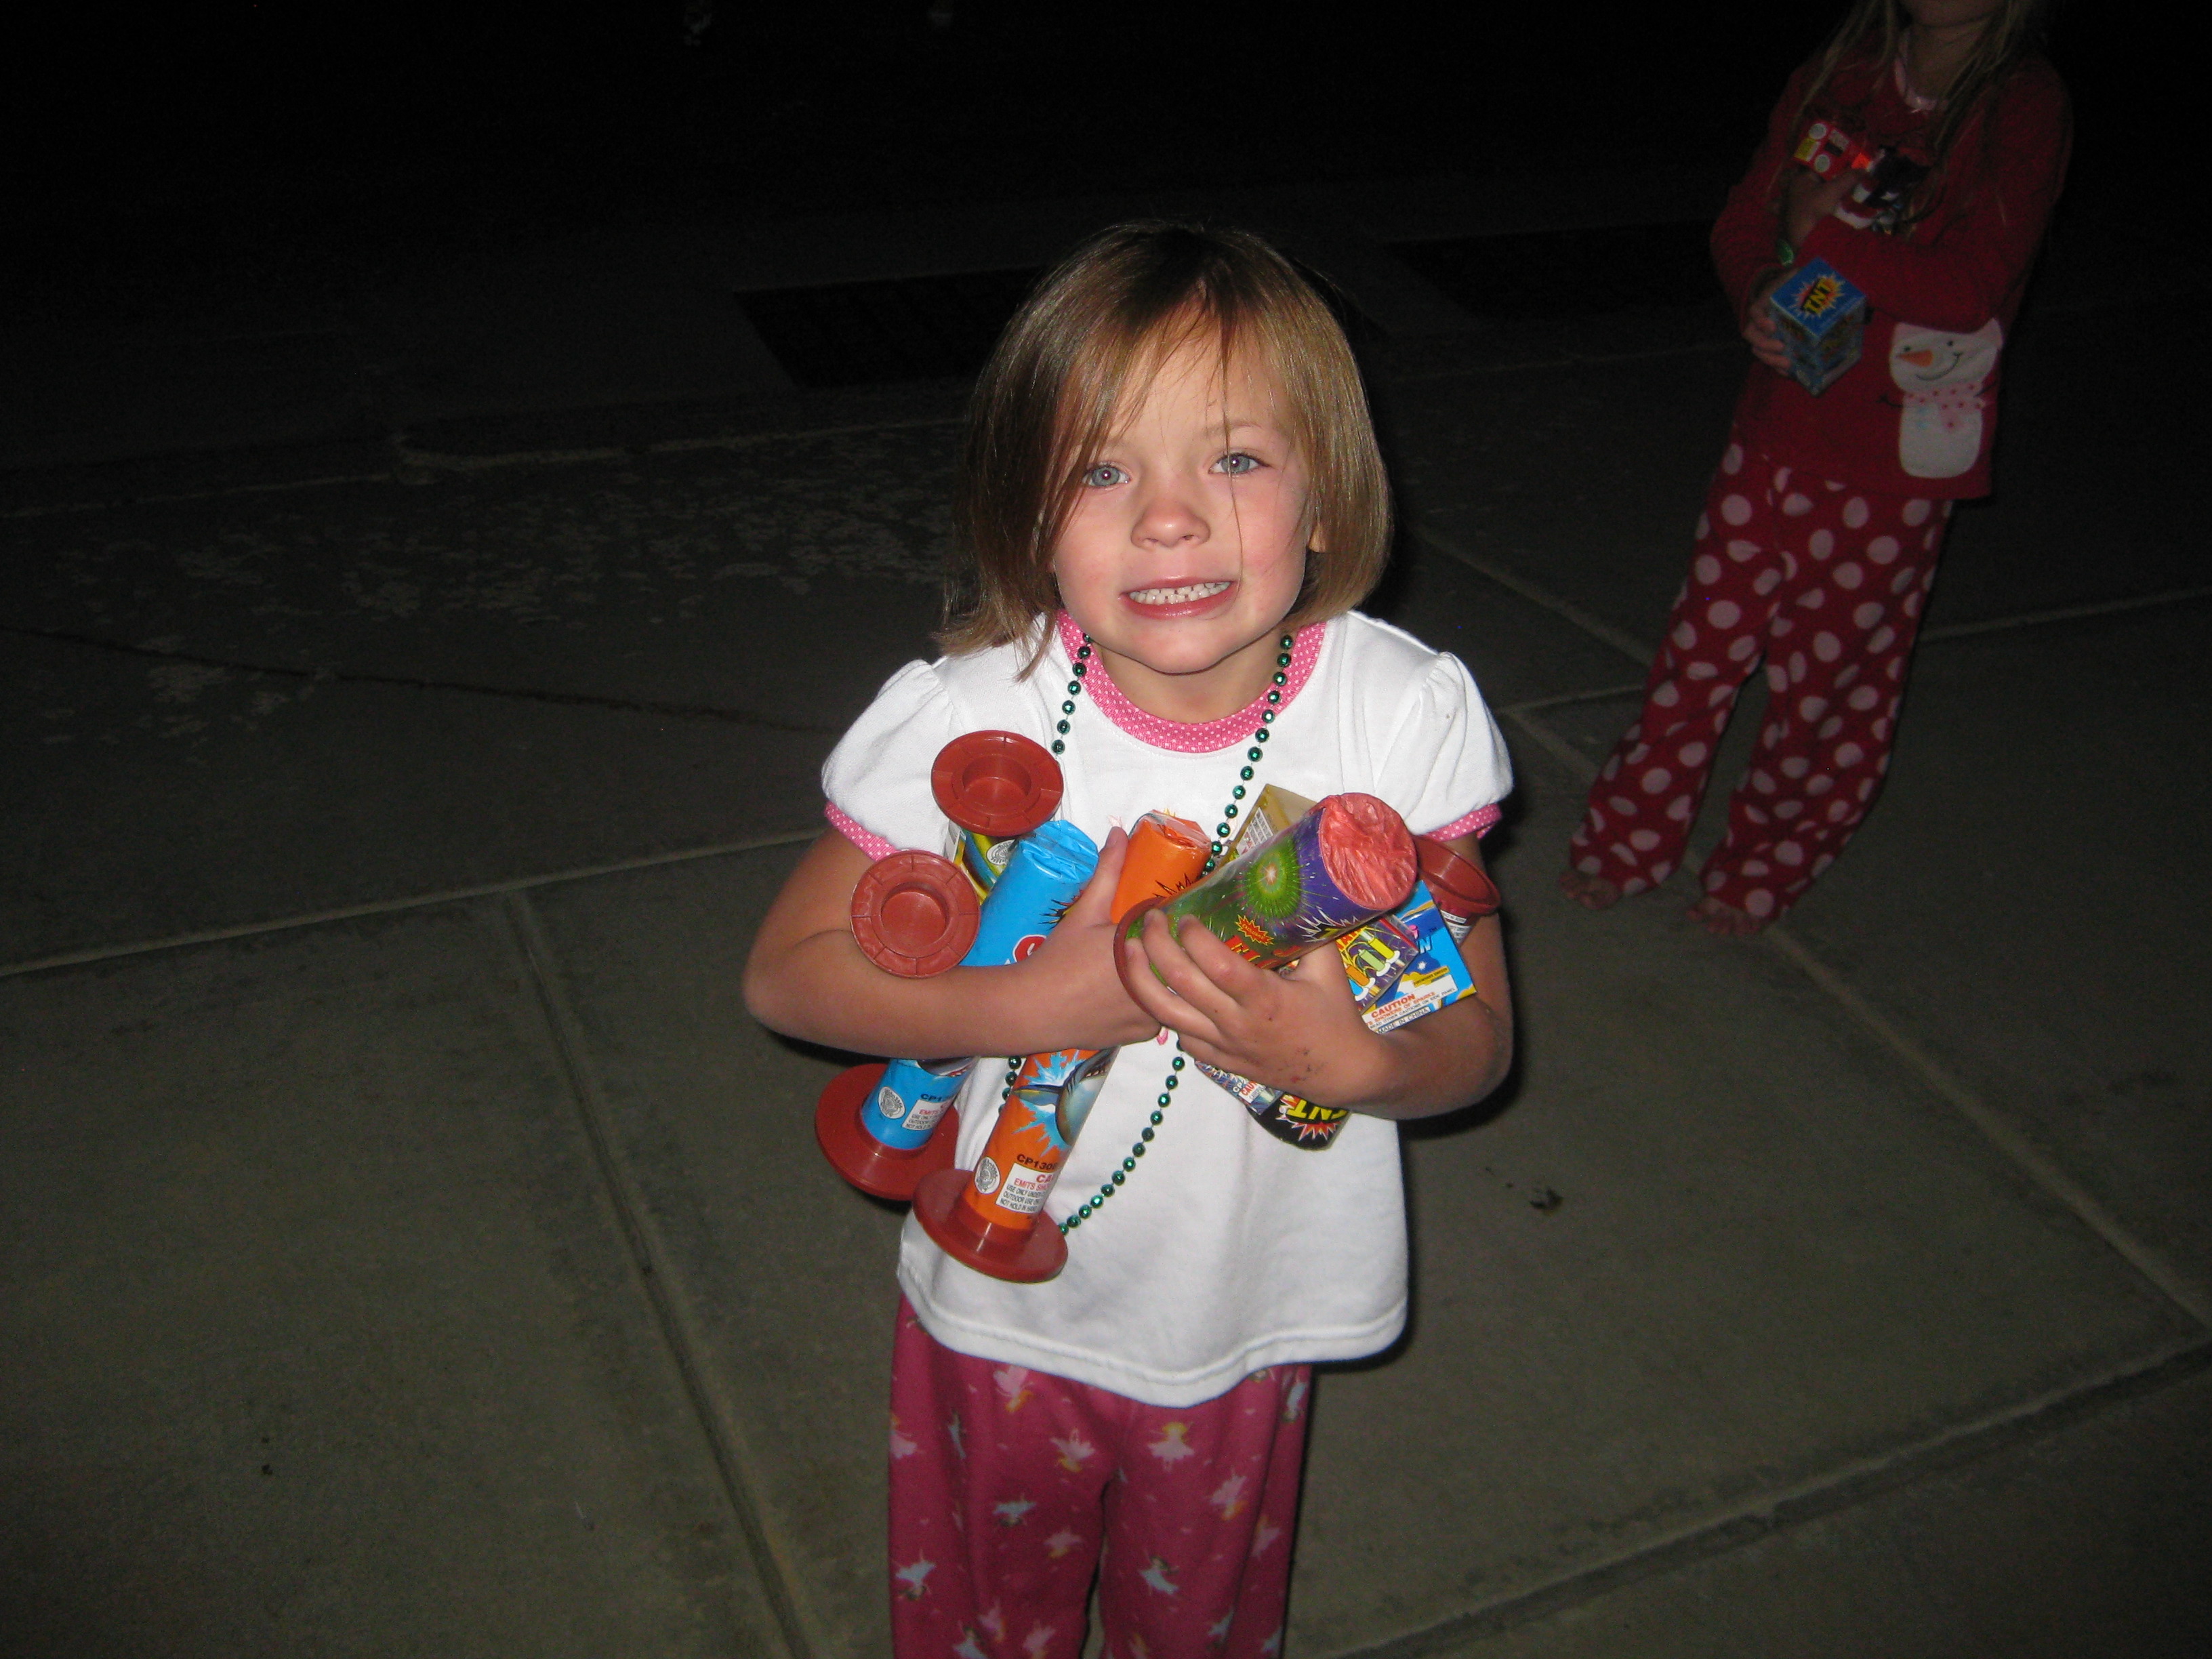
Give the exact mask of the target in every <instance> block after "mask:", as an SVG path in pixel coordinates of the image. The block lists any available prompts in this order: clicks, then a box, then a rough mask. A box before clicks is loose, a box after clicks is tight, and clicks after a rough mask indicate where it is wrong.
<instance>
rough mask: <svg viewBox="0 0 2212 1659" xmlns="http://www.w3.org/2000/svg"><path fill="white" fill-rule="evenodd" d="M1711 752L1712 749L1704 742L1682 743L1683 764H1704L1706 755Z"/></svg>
mask: <svg viewBox="0 0 2212 1659" xmlns="http://www.w3.org/2000/svg"><path fill="white" fill-rule="evenodd" d="M1711 752H1712V751H1711V750H1709V749H1707V748H1706V747H1705V744H1702V743H1686V744H1683V745H1682V749H1681V756H1682V764H1683V765H1685V766H1702V765H1704V764H1705V757H1706V756H1707V755H1708V754H1710V753H1711Z"/></svg>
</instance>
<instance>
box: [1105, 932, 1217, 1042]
mask: <svg viewBox="0 0 2212 1659" xmlns="http://www.w3.org/2000/svg"><path fill="white" fill-rule="evenodd" d="M1117 948H1119V949H1121V950H1123V951H1127V952H1128V954H1129V972H1128V974H1127V982H1128V988H1129V996H1130V1000H1133V1002H1135V1003H1136V1005H1137V1006H1138V1007H1139V1008H1140V1009H1142V1010H1143V1011H1144V1012H1145V1016H1146V1018H1148V1019H1154V1020H1157V1021H1158V1022H1159V1023H1160V1024H1162V1025H1164V1026H1166V1027H1167V1028H1168V1030H1171V1031H1173V1032H1174V1033H1175V1034H1176V1036H1182V1037H1187V1038H1194V1039H1196V1040H1198V1041H1200V1042H1218V1041H1219V1039H1220V1031H1219V1029H1218V1027H1217V1026H1216V1025H1215V1024H1214V1023H1213V1021H1212V1019H1210V1018H1207V1017H1206V1015H1205V1014H1203V1013H1201V1012H1200V1011H1199V1010H1198V1009H1197V1008H1195V1007H1194V1006H1192V1005H1191V1004H1190V1003H1189V1002H1188V1001H1186V1000H1184V999H1183V997H1182V995H1181V994H1178V993H1175V992H1172V991H1171V990H1170V988H1169V987H1167V986H1166V985H1164V984H1162V983H1161V982H1160V981H1159V980H1158V979H1157V978H1155V977H1154V976H1153V973H1152V957H1151V955H1150V954H1149V953H1148V952H1147V951H1146V948H1145V941H1143V940H1141V939H1130V940H1128V941H1127V942H1126V943H1124V944H1122V945H1120V946H1118V947H1117Z"/></svg>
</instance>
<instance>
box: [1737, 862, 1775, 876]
mask: <svg viewBox="0 0 2212 1659" xmlns="http://www.w3.org/2000/svg"><path fill="white" fill-rule="evenodd" d="M1743 872H1744V874H1746V875H1747V876H1765V875H1771V874H1772V873H1773V866H1771V865H1769V864H1768V863H1767V861H1766V860H1765V859H1746V860H1744V861H1743Z"/></svg>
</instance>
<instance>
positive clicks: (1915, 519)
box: [1901, 495, 1928, 524]
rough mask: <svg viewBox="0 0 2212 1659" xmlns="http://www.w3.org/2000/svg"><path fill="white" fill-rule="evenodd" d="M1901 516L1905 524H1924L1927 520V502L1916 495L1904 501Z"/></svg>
mask: <svg viewBox="0 0 2212 1659" xmlns="http://www.w3.org/2000/svg"><path fill="white" fill-rule="evenodd" d="M1901 516H1902V517H1903V518H1904V520H1905V523H1907V524H1925V523H1926V522H1927V521H1928V503H1927V502H1926V501H1922V500H1921V499H1920V498H1919V497H1918V496H1917V495H1916V496H1914V497H1913V498H1912V499H1911V501H1907V502H1905V511H1904V513H1903V514H1902V515H1901Z"/></svg>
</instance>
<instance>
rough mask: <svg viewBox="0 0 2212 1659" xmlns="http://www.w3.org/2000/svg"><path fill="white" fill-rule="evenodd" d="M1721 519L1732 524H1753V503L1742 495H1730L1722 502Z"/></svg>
mask: <svg viewBox="0 0 2212 1659" xmlns="http://www.w3.org/2000/svg"><path fill="white" fill-rule="evenodd" d="M1721 517H1722V518H1723V519H1725V520H1728V521H1729V523H1730V524H1749V523H1750V522H1751V503H1750V502H1749V501H1746V500H1744V498H1743V497H1742V496H1741V495H1730V496H1728V497H1727V498H1725V499H1724V500H1723V501H1722V502H1721Z"/></svg>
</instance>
